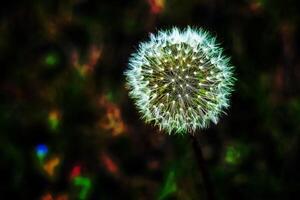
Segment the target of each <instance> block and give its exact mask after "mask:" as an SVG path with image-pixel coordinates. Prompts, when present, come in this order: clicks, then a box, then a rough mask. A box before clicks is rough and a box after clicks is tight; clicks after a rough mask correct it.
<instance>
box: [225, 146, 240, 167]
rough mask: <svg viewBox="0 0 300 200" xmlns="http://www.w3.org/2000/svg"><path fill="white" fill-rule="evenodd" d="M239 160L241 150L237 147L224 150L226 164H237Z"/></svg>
mask: <svg viewBox="0 0 300 200" xmlns="http://www.w3.org/2000/svg"><path fill="white" fill-rule="evenodd" d="M240 159H241V149H240V148H238V147H233V146H229V147H227V149H226V153H225V161H226V162H227V163H228V164H237V163H238V162H239V161H240Z"/></svg>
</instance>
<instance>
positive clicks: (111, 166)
mask: <svg viewBox="0 0 300 200" xmlns="http://www.w3.org/2000/svg"><path fill="white" fill-rule="evenodd" d="M101 161H102V163H103V165H104V167H105V168H106V170H107V171H108V172H110V173H111V174H117V173H118V172H119V167H118V165H117V164H116V163H115V162H114V161H113V160H112V158H111V157H110V156H109V155H107V154H106V153H102V154H101Z"/></svg>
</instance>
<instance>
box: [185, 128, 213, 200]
mask: <svg viewBox="0 0 300 200" xmlns="http://www.w3.org/2000/svg"><path fill="white" fill-rule="evenodd" d="M190 136H191V140H192V144H193V150H194V154H195V157H196V159H197V162H198V167H199V170H200V172H201V175H202V178H203V185H204V187H205V191H206V197H207V200H215V195H214V189H213V185H212V183H211V178H210V174H209V171H208V169H207V166H206V163H205V160H204V157H203V153H202V149H201V146H200V143H199V142H198V140H197V138H196V137H195V136H194V135H191V134H190Z"/></svg>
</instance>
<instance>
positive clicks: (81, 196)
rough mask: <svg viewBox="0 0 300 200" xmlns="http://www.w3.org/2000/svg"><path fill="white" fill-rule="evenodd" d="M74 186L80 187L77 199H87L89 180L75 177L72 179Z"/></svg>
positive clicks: (89, 186)
mask: <svg viewBox="0 0 300 200" xmlns="http://www.w3.org/2000/svg"><path fill="white" fill-rule="evenodd" d="M74 185H76V186H81V187H82V188H81V190H80V193H79V198H78V199H87V197H88V192H89V190H90V188H91V185H92V183H91V180H90V179H89V178H87V177H83V176H77V177H75V178H74Z"/></svg>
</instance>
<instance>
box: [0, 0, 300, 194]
mask: <svg viewBox="0 0 300 200" xmlns="http://www.w3.org/2000/svg"><path fill="white" fill-rule="evenodd" d="M296 3H297V1H296V0H285V1H281V0H239V1H238V0H230V1H229V0H228V1H225V0H127V1H125V0H110V1H107V0H101V1H96V0H60V1H50V0H44V1H38V0H26V1H25V0H23V1H22V0H21V1H19V2H18V3H16V2H13V1H8V2H6V3H5V4H4V3H3V4H2V5H1V7H0V70H1V71H0V72H1V73H0V174H1V178H2V183H1V188H0V199H40V200H71V199H82V200H87V199H110V200H111V199H139V200H142V199H143V200H148V199H149V200H152V199H160V200H165V199H178V200H191V199H195V200H196V199H197V200H198V199H203V197H204V196H205V192H204V187H203V182H202V178H201V174H200V172H199V170H198V167H197V163H196V161H195V160H196V159H195V155H194V153H193V149H192V145H191V142H190V140H189V138H188V137H184V136H174V135H172V136H169V135H167V134H165V133H164V132H160V131H159V130H158V129H157V127H153V126H151V125H149V124H145V123H144V121H143V120H141V119H140V117H139V113H138V112H137V110H136V108H135V107H134V103H133V101H132V100H131V99H130V98H129V97H128V94H127V93H128V91H127V90H126V88H125V80H124V75H123V72H124V70H125V69H126V68H127V62H128V58H129V56H130V54H131V53H132V52H134V51H135V50H136V48H137V46H138V43H139V42H140V41H145V40H146V39H147V38H148V35H149V33H150V32H155V31H157V30H159V29H164V30H166V29H168V28H172V27H173V26H178V27H180V28H184V27H186V26H188V25H189V26H192V27H202V28H205V29H207V30H209V31H210V32H211V33H212V34H213V35H215V36H216V37H217V38H218V41H219V42H220V43H221V44H222V46H223V47H224V49H225V54H227V55H229V56H230V57H231V62H232V65H234V66H235V76H236V78H237V82H236V84H235V87H234V90H235V91H234V92H233V95H232V97H231V107H230V108H229V109H228V110H227V112H226V113H227V115H223V116H222V117H221V119H220V122H219V123H218V124H217V125H213V126H211V127H210V128H208V129H205V130H201V131H199V133H198V137H199V139H200V142H201V145H202V147H203V153H204V157H205V159H206V160H207V164H208V169H209V171H210V173H211V177H212V182H213V185H214V187H215V193H216V194H215V195H216V197H217V199H220V200H222V199H224V200H232V199H243V200H253V199H255V200H260V199H261V200H267V199H272V200H275V199H279V200H282V199H292V198H295V196H298V191H299V189H300V181H299V180H300V173H299V168H300V159H299V154H300V149H299V146H300V57H299V55H300V54H299V42H300V41H299V37H298V36H299V24H300V14H299V8H298V7H297V6H296Z"/></svg>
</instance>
